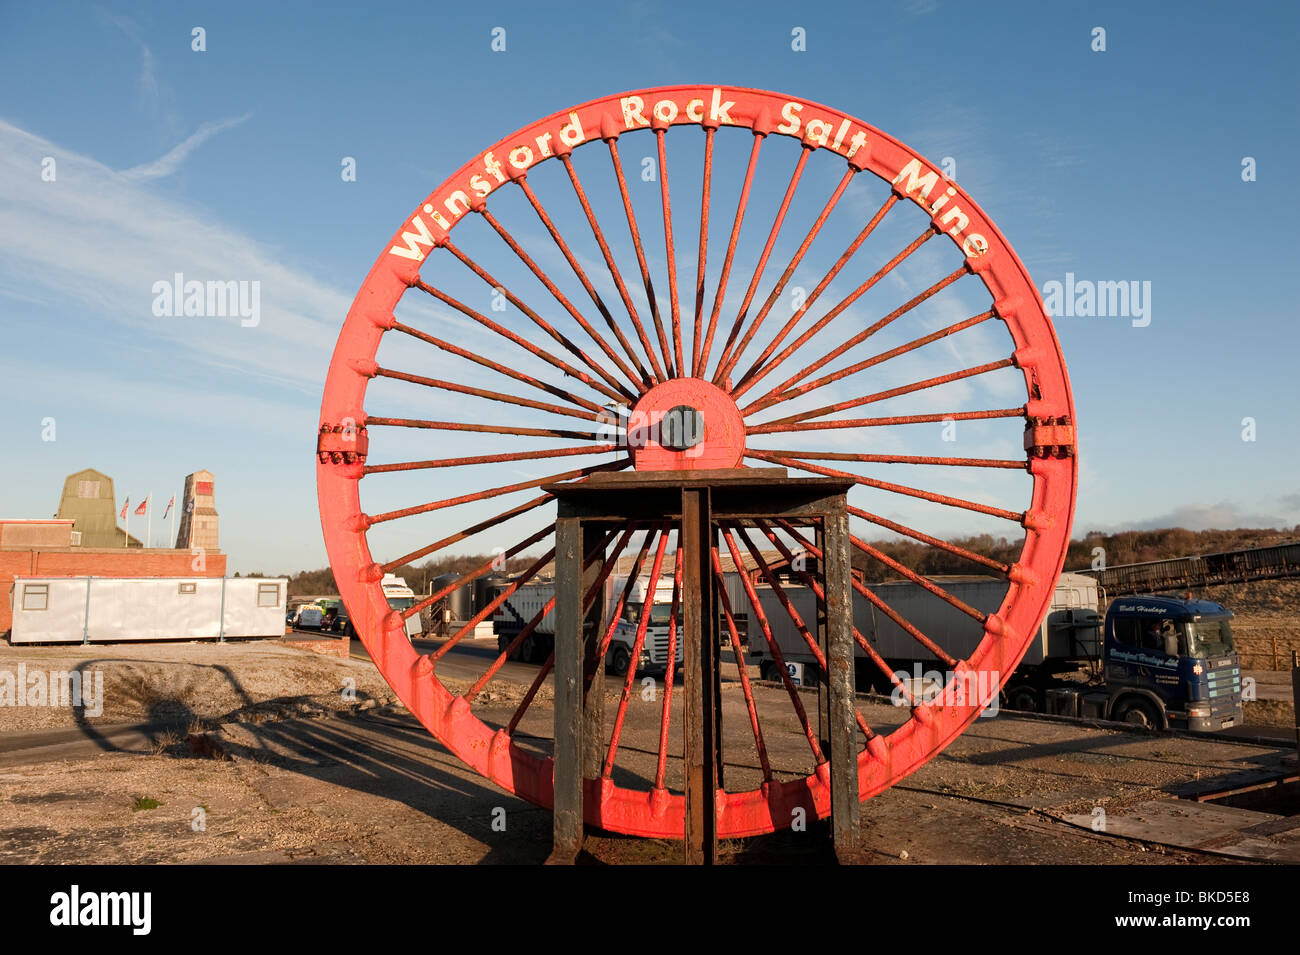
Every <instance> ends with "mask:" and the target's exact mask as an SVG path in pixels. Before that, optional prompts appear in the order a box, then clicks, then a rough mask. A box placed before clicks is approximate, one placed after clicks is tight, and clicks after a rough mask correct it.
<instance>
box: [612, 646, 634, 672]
mask: <svg viewBox="0 0 1300 955" xmlns="http://www.w3.org/2000/svg"><path fill="white" fill-rule="evenodd" d="M631 665H632V654H630V653H628V652H627V648H626V647H615V648H614V649H613V650H611V651H610V654H609V672H610V673H612V674H614V676H626V675H627V668H628V667H630V666H631Z"/></svg>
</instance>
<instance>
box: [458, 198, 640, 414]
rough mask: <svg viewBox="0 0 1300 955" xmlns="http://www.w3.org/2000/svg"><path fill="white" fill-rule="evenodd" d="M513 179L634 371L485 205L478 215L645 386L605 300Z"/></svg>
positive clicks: (537, 206) (637, 384)
mask: <svg viewBox="0 0 1300 955" xmlns="http://www.w3.org/2000/svg"><path fill="white" fill-rule="evenodd" d="M515 181H516V182H517V183H518V184H519V187H520V188H521V189H522V190H523V191H524V195H526V196H527V197H528V201H529V203H531V204H532V207H533V210H534V211H535V212H536V213H537V217H538V218H539V219H541V220H542V225H544V226H546V231H547V232H549V233H550V234H551V238H552V239H554V240H555V244H556V245H557V246H558V247H559V249H560V252H561V253H563V255H564V258H565V260H566V261H567V262H568V263H569V266H570V267H571V268H572V269H573V272H574V274H575V275H577V276H578V281H579V282H581V283H582V287H583V288H584V289H586V290H587V293H588V294H589V295H590V296H591V299H592V301H593V302H594V303H595V305H596V311H598V312H600V314H601V317H602V318H604V319H605V322H606V323H607V324H608V325H609V327H610V328H611V329H612V330H613V331H614V334H615V335H616V336H617V338H618V340H619V342H620V343H621V344H622V345H623V347H624V348H625V349H627V350H628V354H629V356H630V357H631V359H632V364H633V365H635V366H636V369H637V370H636V371H635V372H634V371H633V370H632V369H631V368H629V367H628V366H627V364H626V363H625V362H624V361H623V359H622V357H621V356H620V355H619V354H618V352H616V351H615V350H614V348H613V346H612V345H610V343H609V342H607V341H606V340H605V337H604V336H603V335H601V334H600V332H599V331H598V330H597V329H596V327H595V326H594V325H592V324H591V322H589V321H587V319H586V318H584V317H583V315H582V313H581V312H579V311H578V309H577V307H576V306H575V305H574V304H573V303H572V302H570V301H569V298H568V296H567V295H565V294H564V293H563V292H561V291H560V289H559V287H558V286H557V285H556V284H555V283H554V282H552V281H551V278H550V276H548V275H547V274H546V273H545V272H544V271H543V270H542V268H541V267H540V266H539V265H538V264H537V263H536V262H534V261H533V259H532V256H530V255H529V254H528V253H527V252H525V251H524V249H523V246H521V245H520V244H519V243H518V242H517V241H516V240H515V238H514V237H513V236H512V235H511V234H510V232H509V231H508V230H507V229H506V228H505V226H503V225H502V224H501V223H500V222H498V221H497V218H496V216H494V215H492V213H490V212H488V210H487V207H486V206H483V207H480V208H479V210H478V212H479V215H481V216H482V217H483V219H484V221H485V222H487V224H488V225H490V226H491V227H492V229H493V231H494V232H496V234H497V235H499V236H500V237H501V239H502V241H503V242H505V244H506V245H508V246H509V247H510V251H511V252H513V253H514V254H515V255H516V256H518V257H519V260H520V261H521V262H523V263H524V265H526V266H528V270H529V271H530V272H532V273H533V275H534V276H536V277H537V280H538V281H539V282H541V283H542V284H543V285H545V286H546V290H547V291H548V292H550V293H551V296H552V297H553V298H554V299H555V300H556V301H557V302H559V303H560V307H561V308H563V309H564V310H565V311H566V312H568V313H569V315H571V316H572V317H573V320H574V321H575V322H577V323H578V325H580V326H581V327H582V330H583V331H584V332H586V333H587V336H588V337H589V338H590V339H591V340H592V341H593V342H595V344H596V347H597V348H599V349H600V350H601V351H603V352H604V353H605V355H606V357H608V358H609V360H610V361H612V362H613V363H614V364H615V365H616V366H618V370H619V371H621V372H622V373H623V374H624V375H626V376H627V378H628V380H629V381H631V382H632V384H633V387H635V388H639V389H645V388H648V387H649V383H648V381H647V376H646V374H645V369H644V368H642V367H641V363H640V361H639V360H638V359H637V357H636V355H635V353H633V352H632V351H631V346H630V345H628V344H627V339H626V338H624V337H623V333H622V332H621V331H619V328H618V325H617V324H616V323H615V321H614V316H613V315H611V314H610V313H609V309H608V308H606V307H605V303H604V302H603V301H601V298H600V296H599V295H598V294H597V293H596V289H595V288H594V287H593V286H592V284H591V280H590V279H588V278H587V273H586V272H584V271H583V270H582V267H581V266H580V265H578V260H577V259H575V258H574V257H573V253H572V252H570V251H569V246H568V244H567V243H566V242H565V241H564V238H563V237H562V236H561V235H560V233H559V230H558V229H556V228H555V223H553V222H552V221H551V217H550V216H549V215H547V214H546V210H545V209H543V208H542V204H541V203H540V202H539V201H538V199H537V196H536V195H535V194H534V193H533V190H532V187H531V186H529V185H528V181H527V180H526V179H522V178H521V179H517V180H515Z"/></svg>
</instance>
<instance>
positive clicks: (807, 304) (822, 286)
mask: <svg viewBox="0 0 1300 955" xmlns="http://www.w3.org/2000/svg"><path fill="white" fill-rule="evenodd" d="M897 201H898V194H897V193H893V192H891V193H890V194H889V198H887V199H886V200H885V201H884V204H883V205H881V207H880V208H879V209H878V210H877V211H876V214H875V215H873V216H872V217H871V218H870V219H869V220H868V221H867V224H866V225H865V226H863V227H862V230H861V231H860V232H859V233H858V234H857V236H856V237H855V238H854V239H853V241H852V242H850V243H849V246H848V248H846V249H845V250H844V253H843V254H842V255H841V256H840V257H839V258H838V259H836V260H835V264H834V265H832V266H831V268H830V271H828V272H827V273H826V275H825V276H824V277H823V278H822V280H821V281H820V282H818V283H817V287H816V288H814V289H813V290H812V291H811V292H809V293H808V297H807V298H806V299H804V302H803V304H802V305H800V306H799V308H798V309H796V310H795V313H794V314H793V315H791V316H790V319H789V321H787V322H786V323H785V325H784V326H782V328H781V330H780V331H779V332H777V334H776V337H775V338H773V339H772V341H771V342H770V343H768V346H767V347H766V348H764V349H763V352H762V354H760V355H759V356H758V358H756V359H755V360H754V363H753V364H752V365H750V367H749V369H748V370H747V371H746V372H745V373H744V374H743V375H741V376H740V381H739V382H738V383H737V384H738V385H740V386H743V387H748V383H749V382H750V380H751V379H753V378H754V376H755V374H756V373H759V369H760V367H761V366H762V365H763V363H764V362H765V361H767V360H768V358H770V357H771V355H772V352H774V351H776V349H778V348H779V347H781V342H783V341H785V338H786V336H787V335H789V334H790V332H792V331H793V330H794V328H795V326H797V325H798V324H799V323H800V322H801V321H802V320H803V317H804V316H805V315H806V314H808V310H809V309H810V308H812V307H813V306H814V305H815V304H817V300H818V299H819V298H821V295H822V292H824V291H826V289H827V287H828V286H829V285H830V284H831V282H833V281H834V280H835V276H837V275H839V274H840V272H841V271H842V270H843V269H844V266H846V265H848V263H849V259H851V258H853V256H854V255H855V254H857V251H858V249H860V248H862V244H863V243H864V242H866V241H867V237H868V236H870V235H871V233H872V232H874V231H876V226H878V225H880V223H881V221H882V220H883V219H884V218H885V216H886V215H888V214H889V210H890V209H892V208H893V207H894V203H896V202H897ZM795 347H798V346H797V345H796V346H795ZM779 361H780V359H778V363H779ZM761 376H762V374H761V373H759V377H761Z"/></svg>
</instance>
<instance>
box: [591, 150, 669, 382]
mask: <svg viewBox="0 0 1300 955" xmlns="http://www.w3.org/2000/svg"><path fill="white" fill-rule="evenodd" d="M601 135H602V136H603V137H604V139H605V143H606V145H608V146H609V159H610V162H611V163H613V164H614V175H615V177H616V178H617V179H618V191H619V194H620V195H621V196H622V197H623V214H624V215H625V216H626V217H627V227H628V230H629V231H630V232H631V234H632V245H633V247H634V248H635V249H636V261H637V265H639V266H640V268H641V282H642V284H643V285H644V286H645V295H646V301H647V302H648V304H649V306H650V318H651V319H652V320H653V321H654V323H655V331H656V332H657V333H658V335H659V348H660V349H661V354H662V355H663V359H664V366H665V368H666V369H667V376H668V377H669V378H676V377H677V370H676V368H675V367H674V366H673V357H672V349H671V348H670V347H669V345H668V335H667V334H666V333H665V332H664V322H663V317H662V316H661V315H660V314H659V300H658V299H657V298H656V297H655V287H654V282H653V281H651V279H650V266H649V265H647V264H646V260H645V248H644V247H643V246H642V244H641V230H640V229H638V228H637V224H636V213H635V212H633V211H632V197H631V196H630V195H629V194H628V191H627V179H626V177H625V176H624V175H623V162H622V160H620V159H619V158H618V143H617V142H616V139H617V135H613V136H605V135H604V133H603V132H602V134H601Z"/></svg>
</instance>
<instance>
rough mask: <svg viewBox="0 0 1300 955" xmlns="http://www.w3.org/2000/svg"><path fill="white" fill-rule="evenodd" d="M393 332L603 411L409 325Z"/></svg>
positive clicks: (601, 408) (546, 384)
mask: <svg viewBox="0 0 1300 955" xmlns="http://www.w3.org/2000/svg"><path fill="white" fill-rule="evenodd" d="M393 331H397V332H402V333H403V334H406V335H410V336H411V337H412V338H417V339H419V340H420V341H423V342H428V343H429V344H430V345H434V346H436V347H438V348H441V349H442V350H443V351H445V352H447V353H448V354H451V355H457V356H459V357H461V358H464V359H466V360H468V361H472V362H474V363H475V364H478V365H482V366H483V367H484V368H491V369H492V370H493V371H495V372H497V373H498V374H502V375H505V376H506V377H507V378H513V379H514V380H515V381H518V382H520V383H521V384H525V385H529V386H531V387H533V388H536V389H538V390H539V391H544V392H546V393H547V394H548V395H554V396H555V397H556V398H559V399H560V400H562V401H569V402H572V403H573V404H576V405H578V406H579V407H582V408H586V409H587V410H588V411H594V412H596V413H597V414H601V413H603V412H604V410H605V409H604V408H603V407H602V406H601V405H598V404H596V402H594V401H589V400H587V399H586V398H581V397H579V396H578V395H575V394H573V393H572V392H570V391H566V390H565V389H563V388H561V387H560V386H559V385H552V384H550V383H549V382H545V381H541V380H540V379H537V378H534V377H533V376H532V375H526V374H524V373H523V372H521V371H516V370H515V369H513V368H507V367H506V366H505V365H503V364H501V363H500V362H495V361H493V360H492V359H490V358H486V357H484V356H483V355H480V354H478V353H477V352H473V351H470V350H469V349H468V348H461V347H459V346H457V345H453V344H452V343H451V342H448V341H444V340H443V339H441V338H437V337H436V336H434V335H430V334H428V333H427V332H422V331H420V330H419V329H418V328H412V327H411V326H410V325H403V324H402V323H401V322H395V323H394V324H393Z"/></svg>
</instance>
